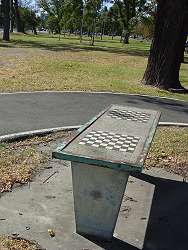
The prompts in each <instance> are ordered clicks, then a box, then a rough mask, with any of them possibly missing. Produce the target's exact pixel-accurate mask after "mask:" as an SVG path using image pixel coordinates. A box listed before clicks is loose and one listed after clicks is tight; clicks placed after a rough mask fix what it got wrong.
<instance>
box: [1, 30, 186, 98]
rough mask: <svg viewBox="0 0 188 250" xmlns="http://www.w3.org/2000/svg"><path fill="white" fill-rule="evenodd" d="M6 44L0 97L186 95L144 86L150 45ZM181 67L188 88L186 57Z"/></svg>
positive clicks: (29, 40)
mask: <svg viewBox="0 0 188 250" xmlns="http://www.w3.org/2000/svg"><path fill="white" fill-rule="evenodd" d="M11 39H12V40H11V42H10V43H3V42H1V41H0V60H1V63H0V91H2V92H3V91H10V92H14V91H32V90H83V91H86V90H91V91H112V92H125V93H136V94H148V95H156V96H166V97H172V98H179V99H182V100H186V101H188V95H184V94H175V93H169V92H167V91H164V90H160V89H157V88H153V87H149V86H145V85H142V84H141V83H140V82H141V79H142V77H143V74H144V71H145V68H146V65H147V57H148V55H149V49H150V42H147V41H138V40H133V39H132V40H130V44H128V45H122V43H120V42H119V38H115V39H114V40H111V39H110V38H109V37H104V39H103V40H102V41H101V40H100V39H99V38H96V43H95V46H91V45H90V40H89V38H88V37H84V39H83V43H82V44H80V42H79V37H75V36H70V37H69V36H67V37H65V38H64V37H63V36H62V39H61V40H60V41H59V40H58V37H57V36H48V35H38V36H34V35H22V34H14V35H12V36H11ZM185 61H186V63H184V64H182V67H181V70H180V79H181V81H182V84H183V85H184V86H185V87H188V74H187V72H188V57H186V59H185Z"/></svg>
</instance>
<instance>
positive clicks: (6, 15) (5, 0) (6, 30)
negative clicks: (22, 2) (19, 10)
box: [2, 0, 10, 41]
mask: <svg viewBox="0 0 188 250" xmlns="http://www.w3.org/2000/svg"><path fill="white" fill-rule="evenodd" d="M2 12H3V40H5V41H9V40H10V0H2Z"/></svg>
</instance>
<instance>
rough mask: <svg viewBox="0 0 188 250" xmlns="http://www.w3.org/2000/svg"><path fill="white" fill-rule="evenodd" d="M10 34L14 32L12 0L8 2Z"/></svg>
mask: <svg viewBox="0 0 188 250" xmlns="http://www.w3.org/2000/svg"><path fill="white" fill-rule="evenodd" d="M10 13H11V14H10V32H11V33H12V32H13V31H14V4H13V0H10Z"/></svg>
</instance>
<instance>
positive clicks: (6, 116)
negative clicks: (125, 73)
mask: <svg viewBox="0 0 188 250" xmlns="http://www.w3.org/2000/svg"><path fill="white" fill-rule="evenodd" d="M110 104H123V105H127V106H134V107H139V108H148V109H155V110H160V111H161V112H162V116H161V120H160V121H162V122H178V123H188V102H181V101H176V100H170V99H166V98H156V97H149V96H138V95H126V94H112V93H87V92H34V93H15V94H0V135H1V136H2V135H8V134H12V133H20V132H24V131H33V130H39V129H46V128H55V127H63V126H76V125H81V124H84V123H85V122H87V121H88V120H89V119H90V118H92V117H93V116H95V115H96V114H97V113H99V112H100V111H101V110H102V109H104V108H105V107H107V106H109V105H110Z"/></svg>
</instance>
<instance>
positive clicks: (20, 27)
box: [14, 0, 24, 33]
mask: <svg viewBox="0 0 188 250" xmlns="http://www.w3.org/2000/svg"><path fill="white" fill-rule="evenodd" d="M14 7H15V16H16V28H17V32H22V33H24V25H23V24H22V21H21V17H20V10H19V5H18V0H14Z"/></svg>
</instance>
